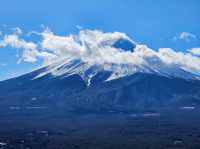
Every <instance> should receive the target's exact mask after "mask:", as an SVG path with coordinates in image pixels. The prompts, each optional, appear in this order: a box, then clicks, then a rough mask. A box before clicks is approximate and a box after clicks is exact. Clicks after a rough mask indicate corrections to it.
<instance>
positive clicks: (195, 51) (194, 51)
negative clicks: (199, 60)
mask: <svg viewBox="0 0 200 149" xmlns="http://www.w3.org/2000/svg"><path fill="white" fill-rule="evenodd" d="M189 52H191V53H192V54H193V55H197V56H200V48H192V49H190V50H189Z"/></svg>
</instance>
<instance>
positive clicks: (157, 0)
mask: <svg viewBox="0 0 200 149" xmlns="http://www.w3.org/2000/svg"><path fill="white" fill-rule="evenodd" d="M0 5H1V9H0V30H4V27H3V26H4V25H6V26H7V27H6V28H13V27H20V28H22V29H23V30H25V31H30V30H41V24H43V25H45V26H48V27H49V28H51V30H52V31H53V32H55V33H57V34H60V35H65V34H69V33H74V32H78V30H77V28H76V26H77V25H79V26H82V27H83V28H89V29H100V30H103V31H105V32H107V31H109V32H110V31H120V32H125V33H127V34H128V35H129V36H130V37H132V38H133V39H134V40H135V41H138V42H142V43H145V44H147V45H148V46H149V47H151V48H154V49H158V48H161V47H170V48H174V49H177V50H186V49H189V48H192V47H199V46H200V40H199V36H200V27H199V25H200V9H199V7H200V1H199V0H1V2H0ZM181 32H189V33H192V34H194V35H196V39H194V40H191V41H189V42H188V41H187V42H186V41H184V40H177V41H174V40H173V37H174V36H176V35H178V34H179V33H181ZM15 55H16V50H14V49H11V48H9V47H7V48H1V49H0V64H1V65H0V80H2V79H5V78H8V77H11V76H15V75H18V74H21V73H24V72H27V71H30V70H32V69H34V68H35V67H36V66H37V64H27V63H22V64H16V61H17V58H16V56H15Z"/></svg>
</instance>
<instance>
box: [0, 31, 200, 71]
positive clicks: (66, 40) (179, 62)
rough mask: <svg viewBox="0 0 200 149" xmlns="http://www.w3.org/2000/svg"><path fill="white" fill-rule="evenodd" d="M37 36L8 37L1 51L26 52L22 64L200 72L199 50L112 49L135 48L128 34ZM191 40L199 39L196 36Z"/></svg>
mask: <svg viewBox="0 0 200 149" xmlns="http://www.w3.org/2000/svg"><path fill="white" fill-rule="evenodd" d="M184 34H185V33H184ZM37 35H38V36H40V37H41V40H40V41H38V42H37V43H34V42H31V41H26V40H24V39H22V38H20V34H17V33H13V34H11V35H4V38H3V39H2V41H0V47H5V46H11V47H13V48H17V49H22V50H23V54H22V55H21V60H22V61H26V62H36V61H38V60H39V59H40V60H42V61H43V62H44V64H49V63H53V62H56V61H57V60H60V59H63V58H64V59H67V58H70V59H73V58H74V59H75V58H76V59H77V58H79V59H81V60H83V61H85V62H87V63H92V64H99V65H104V64H107V63H114V64H119V65H121V64H129V65H137V66H139V65H145V66H152V65H158V67H161V64H162V65H167V66H173V67H177V68H182V69H185V70H189V71H191V72H198V73H199V72H200V57H199V56H197V53H198V51H199V50H197V49H196V50H195V49H193V50H190V51H186V52H180V51H179V52H177V51H175V50H173V49H171V48H161V49H159V50H153V49H151V48H149V47H147V46H146V45H139V44H137V46H136V48H135V49H134V51H133V52H131V51H124V50H123V49H118V48H115V47H113V46H112V45H113V43H114V42H116V41H117V40H119V39H126V40H129V41H131V42H132V43H134V44H135V42H134V41H132V40H131V39H130V38H129V37H128V36H127V35H126V34H124V33H119V32H113V33H104V32H102V31H99V30H81V31H80V33H79V34H78V35H67V36H59V35H56V34H54V33H53V32H52V31H51V30H50V29H45V30H44V31H42V32H40V33H37ZM185 36H186V35H182V36H181V39H184V38H186V37H185ZM187 36H188V35H187ZM189 36H190V38H196V36H192V35H189ZM194 53H196V54H194Z"/></svg>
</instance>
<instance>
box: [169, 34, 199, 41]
mask: <svg viewBox="0 0 200 149" xmlns="http://www.w3.org/2000/svg"><path fill="white" fill-rule="evenodd" d="M195 39H197V35H195V34H193V33H190V32H181V33H179V34H178V35H177V36H175V37H173V40H175V41H176V40H183V41H187V42H189V41H192V40H195Z"/></svg>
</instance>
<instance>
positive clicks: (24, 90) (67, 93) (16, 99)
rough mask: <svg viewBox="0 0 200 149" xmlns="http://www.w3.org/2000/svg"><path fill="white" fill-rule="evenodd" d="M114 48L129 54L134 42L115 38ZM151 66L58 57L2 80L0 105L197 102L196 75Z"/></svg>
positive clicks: (199, 85)
mask: <svg viewBox="0 0 200 149" xmlns="http://www.w3.org/2000/svg"><path fill="white" fill-rule="evenodd" d="M112 46H113V47H114V48H117V49H120V50H124V51H126V52H132V51H134V49H135V48H136V45H135V43H133V42H131V41H129V40H124V39H119V40H117V41H115V42H114V43H112ZM147 61H148V63H149V65H136V64H118V63H109V62H108V63H103V64H98V63H91V62H88V61H84V60H82V59H80V58H66V59H61V60H59V61H57V62H55V63H53V64H51V65H49V66H46V67H44V68H41V69H39V70H36V71H33V72H31V73H28V74H25V75H22V76H20V77H17V78H12V79H9V80H6V81H1V82H0V107H4V108H5V107H47V108H55V107H56V108H64V109H68V110H71V109H88V110H102V109H103V110H135V109H162V108H171V107H180V106H198V105H199V104H200V81H199V76H198V75H196V74H193V73H191V72H189V71H186V70H184V69H182V68H180V67H177V66H173V65H166V64H164V63H163V62H162V61H161V60H160V59H158V58H156V57H152V58H151V59H147Z"/></svg>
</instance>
